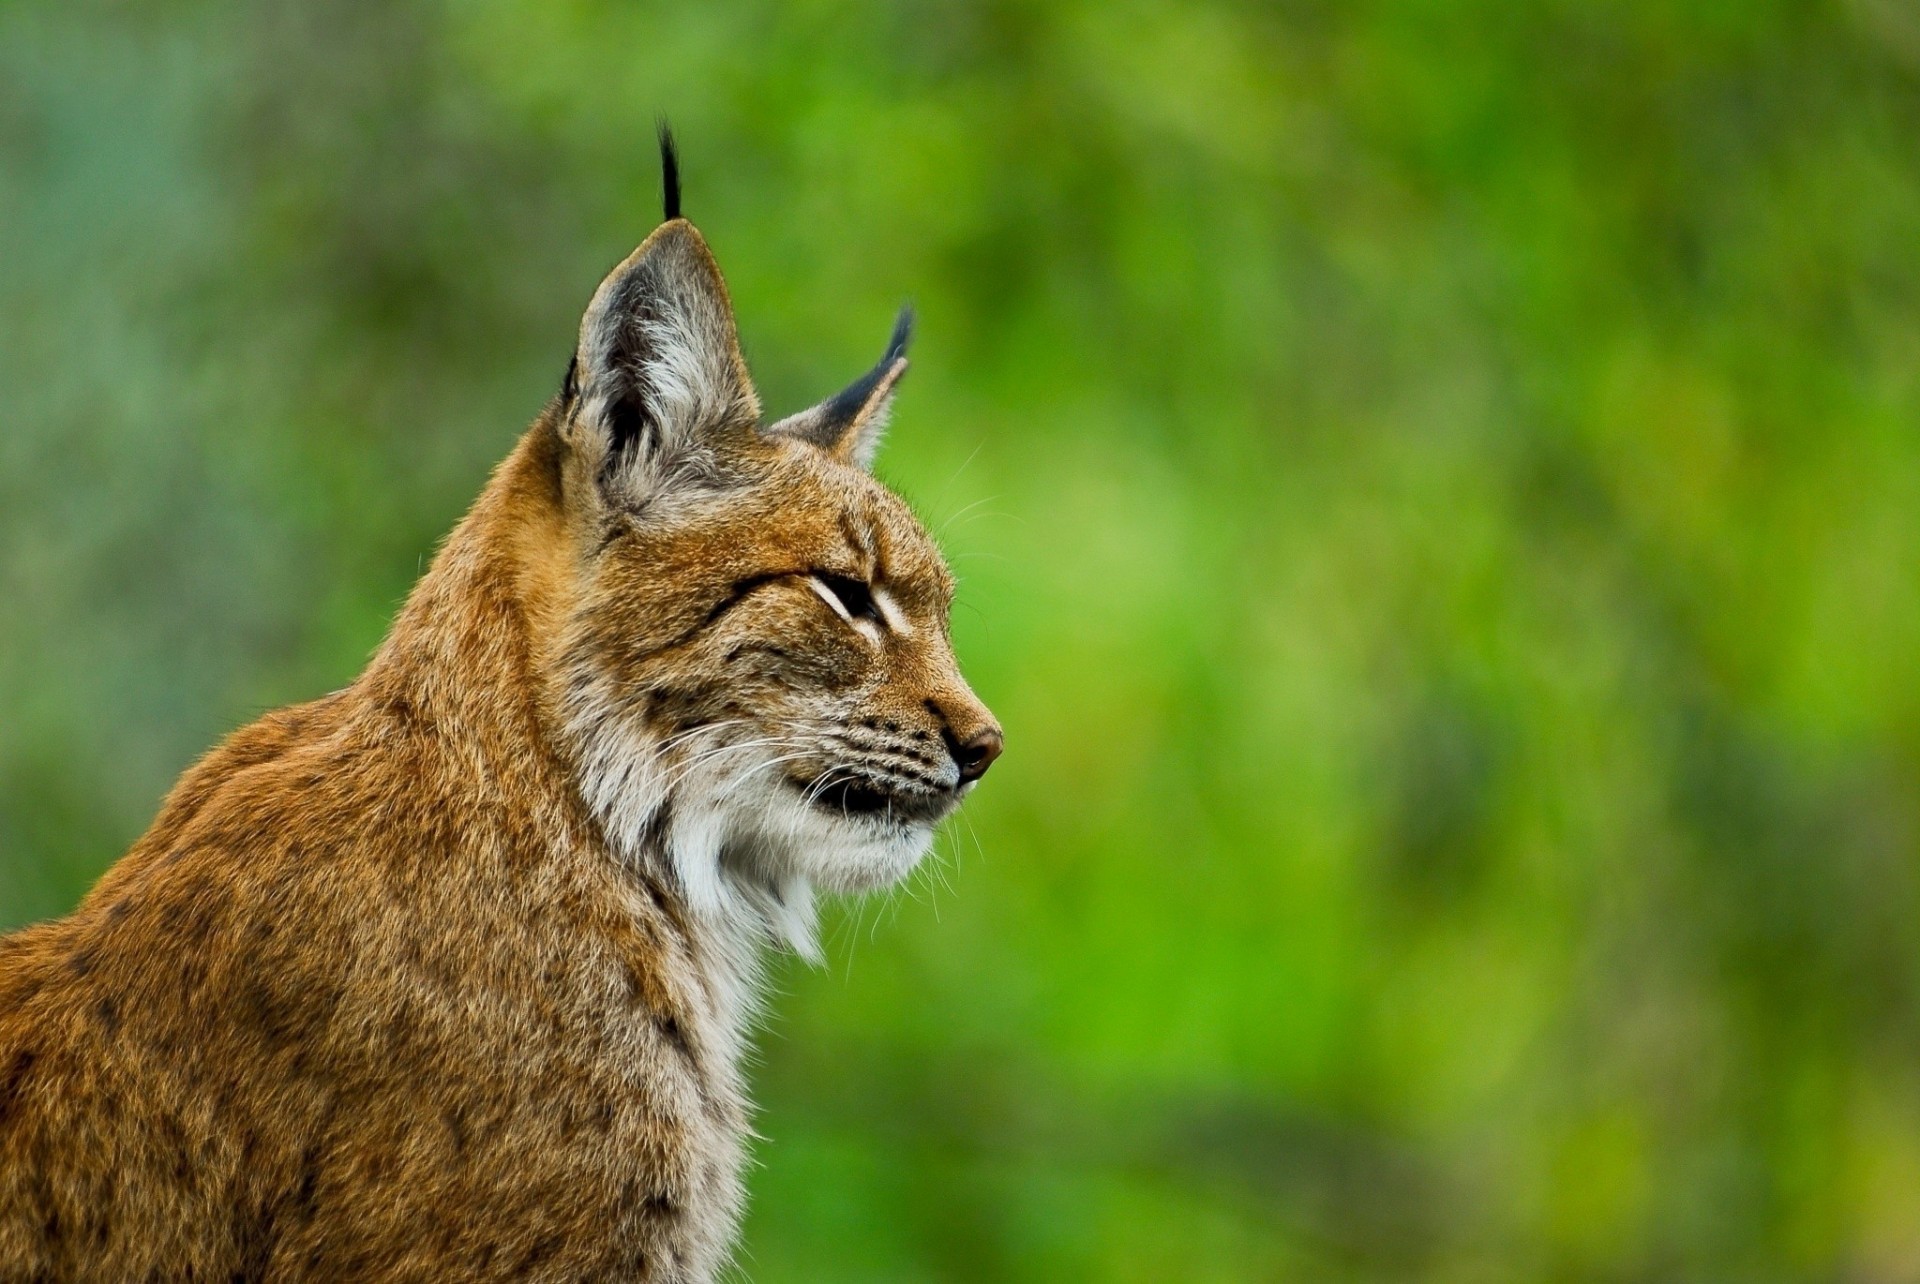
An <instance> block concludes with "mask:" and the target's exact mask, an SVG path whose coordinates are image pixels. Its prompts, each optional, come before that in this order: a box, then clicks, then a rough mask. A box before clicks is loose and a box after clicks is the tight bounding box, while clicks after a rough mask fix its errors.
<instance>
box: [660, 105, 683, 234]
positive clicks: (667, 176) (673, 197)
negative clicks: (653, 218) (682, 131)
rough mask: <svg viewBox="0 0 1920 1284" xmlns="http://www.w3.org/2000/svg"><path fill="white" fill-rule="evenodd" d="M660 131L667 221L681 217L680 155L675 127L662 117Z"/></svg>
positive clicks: (662, 188) (663, 191) (662, 185)
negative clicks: (674, 136)
mask: <svg viewBox="0 0 1920 1284" xmlns="http://www.w3.org/2000/svg"><path fill="white" fill-rule="evenodd" d="M658 125H659V129H660V190H661V195H662V196H663V197H664V200H663V204H664V206H665V209H666V221H667V222H669V223H671V222H672V221H673V220H674V219H677V218H679V217H680V153H679V152H677V151H675V150H674V146H673V127H672V126H670V125H668V124H667V118H666V117H665V116H662V117H661V118H660V120H659V122H658Z"/></svg>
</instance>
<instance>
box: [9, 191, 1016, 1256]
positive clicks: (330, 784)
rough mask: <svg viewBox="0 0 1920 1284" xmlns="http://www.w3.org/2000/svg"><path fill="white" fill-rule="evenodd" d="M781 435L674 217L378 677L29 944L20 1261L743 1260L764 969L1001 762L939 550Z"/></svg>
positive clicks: (342, 695) (382, 656)
mask: <svg viewBox="0 0 1920 1284" xmlns="http://www.w3.org/2000/svg"><path fill="white" fill-rule="evenodd" d="M663 318H665V320H664V321H663V320H662V319H663ZM663 327H664V328H663ZM676 344H680V345H682V346H681V347H675V346H674V345H676ZM675 361H680V363H681V366H680V367H678V369H679V374H678V375H676V374H675V373H674V371H675V369H676V367H674V364H673V363H674V362H675ZM689 362H692V364H691V365H689V364H688V363H689ZM703 363H704V364H703ZM695 366H698V371H697V372H696V374H695V375H694V376H691V382H689V378H688V377H683V376H686V375H687V371H688V370H692V369H694V367H695ZM897 377H898V371H897V370H893V371H891V373H890V375H889V377H888V378H887V379H885V380H883V381H881V382H882V383H883V384H884V387H882V388H880V389H879V390H877V391H876V393H875V395H874V397H873V399H872V400H871V401H870V402H869V403H868V404H866V405H864V406H862V407H860V409H859V414H858V415H857V416H855V420H856V422H850V423H849V424H848V426H847V431H848V433H849V434H854V433H867V432H869V431H872V429H873V425H874V424H875V423H877V422H879V421H882V420H884V418H885V409H886V406H885V404H884V398H885V397H886V396H888V395H890V394H891V391H892V388H893V384H894V382H895V381H896V380H897ZM676 378H679V379H680V382H679V383H678V384H676V383H675V382H674V380H675V379H676ZM622 416H625V419H624V420H623V419H622ZM757 416H758V403H757V400H756V399H755V398H754V396H753V394H752V391H751V387H750V385H748V384H747V383H746V371H745V366H744V363H742V362H740V361H739V357H738V347H737V344H736V343H735V342H734V340H733V332H732V319H731V312H730V310H729V309H728V308H727V305H726V299H725V291H724V288H723V287H722V286H721V285H720V282H719V277H718V273H717V270H715V269H713V267H712V260H711V257H710V256H709V255H708V254H707V251H706V248H705V245H704V243H703V242H701V240H700V238H699V236H698V234H697V233H696V232H694V231H693V229H692V227H691V226H690V225H688V224H686V223H685V222H683V221H674V222H670V223H668V224H666V225H665V226H663V228H662V229H661V230H660V231H659V232H657V233H656V234H655V235H654V237H652V238H650V239H649V241H648V242H647V244H646V245H644V246H642V247H641V249H640V250H638V251H636V252H635V255H634V257H633V258H631V259H629V260H628V261H627V263H625V264H623V265H622V266H621V267H620V268H619V269H617V270H616V271H615V273H614V274H613V276H611V277H609V279H608V282H607V284H606V285H604V286H603V287H602V289H601V292H600V294H599V295H598V296H596V299H595V303H594V306H593V308H591V309H589V312H588V316H587V319H586V322H585V324H584V325H583V331H582V339H581V346H580V350H579V354H578V356H577V359H576V375H575V376H574V377H573V378H570V380H569V389H568V392H567V394H566V395H565V396H564V397H563V398H562V399H560V400H558V401H556V402H555V403H554V405H552V406H550V407H549V408H548V410H547V411H546V412H545V413H544V414H543V415H542V416H541V418H540V419H539V420H538V422H536V423H535V425H534V426H533V427H532V429H531V430H530V431H529V432H528V433H527V435H526V436H525V437H524V438H523V439H522V441H521V442H520V444H519V446H518V448H517V449H516V450H515V451H514V452H513V453H512V455H511V456H510V457H509V458H508V459H507V460H506V461H505V462H504V463H503V464H502V465H501V467H500V468H499V470H498V471H497V472H496V474H495V476H494V477H493V479H492V481H491V482H490V484H489V485H488V486H487V488H486V490H485V491H484V492H483V493H482V495H481V497H480V499H479V501H478V502H477V503H476V504H475V506H474V508H473V510H472V511H471V512H470V513H469V514H468V515H467V517H466V518H465V520H464V521H462V522H461V524H460V525H459V527H458V528H457V529H456V530H455V531H454V532H453V534H452V535H451V536H450V537H449V539H448V540H447V542H446V545H445V547H444V548H443V549H442V550H441V552H440V554H439V555H438V557H437V558H436V559H435V560H434V563H433V566H432V567H431V569H430V570H429V571H428V572H427V574H426V575H425V577H424V578H423V579H422V580H421V582H420V583H419V585H418V586H417V588H416V589H415V591H414V593H413V595H412V597H411V598H410V600H409V601H408V603H407V605H406V607H405V608H404V609H403V611H402V612H401V614H400V616H399V617H398V619H397V620H396V622H395V624H394V627H393V630H392V632H391V634H390V636H389V637H388V638H387V640H386V642H385V644H384V645H383V646H382V647H381V648H380V650H379V652H378V654H377V655H376V656H375V657H374V659H373V660H372V662H371V663H370V664H369V666H368V667H367V669H366V671H365V672H364V673H363V674H362V675H361V676H360V678H359V679H358V680H357V681H355V682H354V683H353V684H352V685H351V686H349V687H347V688H346V689H345V690H342V691H339V692H336V693H335V694H333V695H330V696H327V697H324V698H322V699H320V700H316V701H313V702H311V703H308V704H304V705H300V706H297V707H294V708H291V709H286V710H282V711H280V712H277V713H274V714H270V715H268V716H267V717H266V718H264V719H262V720H261V721H259V722H257V723H255V724H254V725H252V726H250V727H247V728H245V729H244V730H242V731H239V732H237V733H235V734H234V735H233V736H232V737H230V738H229V739H228V740H227V741H226V742H225V743H224V744H222V745H221V746H220V747H219V748H217V749H215V750H214V751H213V752H212V753H210V754H209V755H208V756H207V757H206V758H205V759H203V760H202V761H201V762H200V763H198V764H197V765H196V766H194V767H193V768H192V769H191V770H190V771H188V772H187V774H186V775H185V776H184V777H182V779H181V780H180V782H179V783H178V785H177V786H176V787H175V788H174V790H173V792H172V793H171V795H170V796H169V797H168V798H167V800H166V802H165V804H164V805H163V807H162V808H161V811H160V814H159V816H158V818H157V819H156V820H155V821H154V824H153V827H152V828H151V829H150V830H149V831H148V832H147V833H146V835H145V836H144V837H142V838H141V839H140V840H139V841H138V842H137V843H136V844H135V845H134V847H133V849H132V850H131V851H130V852H129V853H128V854H127V855H126V856H125V858H123V859H122V860H121V861H120V862H119V863H118V864H117V865H115V866H114V867H113V868H112V869H111V870H110V871H109V872H108V873H107V874H106V875H105V876H104V877H103V878H102V879H101V880H100V883H99V885H98V886H97V887H96V888H95V889H94V890H93V892H92V893H91V894H90V895H88V897H87V898H86V899H85V901H84V902H83V903H82V904H81V906H80V907H79V909H78V910H76V911H75V912H74V913H73V914H72V915H70V916H69V917H67V918H64V919H61V920H58V921H56V922H51V923H45V924H41V925H38V926H35V927H31V928H28V929H26V930H24V931H21V932H18V933H16V934H14V935H12V936H8V937H6V938H4V939H0V1278H5V1279H59V1280H66V1279H74V1280H80V1279H86V1280H133V1279H145V1278H150V1277H151V1278H166V1279H189V1278H191V1279H214V1278H218V1279H223V1280H224V1279H239V1278H245V1279H274V1280H293V1279H308V1280H319V1279H415V1278H418V1279H476V1280H477V1279H508V1278H512V1279H552V1280H560V1279H568V1280H572V1279H596V1280H598V1279H623V1280H676V1281H697V1280H707V1279H710V1278H712V1277H713V1276H714V1275H715V1274H716V1273H717V1272H718V1271H719V1270H720V1269H721V1268H722V1267H723V1266H724V1264H725V1262H726V1259H727V1254H728V1251H729V1248H730V1245H731V1241H732V1237H733V1234H734V1228H735V1225H736V1223H737V1219H738V1213H739V1209H740V1204H741V1199H742V1193H741V1178H740V1171H741V1164H742V1147H743V1138H744V1137H745V1136H746V1132H747V1121H748V1104H747V1101H746V1099H745V1096H744V1094H743V1090H742V1085H741V1083H740V1079H739V1075H738V1070H737V1062H738V1058H739V1055H740V1051H741V1039H742V1037H743V1026H744V1023H745V1022H746V1021H747V1019H748V1018H749V1016H750V1013H751V1010H752V1005H753V996H754V957H755V955H756V954H757V951H758V950H759V948H760V946H761V943H762V942H763V941H764V940H766V939H768V938H769V937H772V938H778V939H785V940H787V941H788V942H789V943H792V944H794V945H796V946H798V947H799V948H802V949H807V948H808V939H807V936H806V927H807V907H806V904H805V903H804V902H805V900H806V897H807V896H808V895H809V889H810V887H811V886H812V885H814V884H825V885H828V886H832V887H838V888H845V889H853V888H859V887H865V886H873V885H877V884H879V883H882V882H885V881H887V880H888V879H890V878H895V877H898V876H899V875H900V874H902V873H904V872H905V869H906V868H908V867H910V866H911V863H912V859H913V858H914V857H915V856H917V852H918V850H919V849H922V848H923V847H924V841H923V840H924V836H925V831H926V830H927V829H928V828H929V827H930V826H931V825H932V824H933V823H934V822H935V821H936V820H937V819H938V818H939V816H940V815H941V814H944V813H945V811H946V810H948V809H950V807H951V806H952V805H953V804H954V803H955V802H957V800H958V798H959V797H960V796H961V795H962V794H964V792H965V791H966V789H967V788H968V787H970V783H971V777H977V775H978V774H979V771H982V770H984V768H985V764H986V763H987V762H989V761H991V759H992V757H993V755H994V754H996V753H997V752H998V746H999V732H998V729H997V728H996V727H994V725H993V723H992V720H991V717H990V716H989V715H988V713H987V711H986V710H985V708H983V707H982V706H981V705H980V703H979V701H978V700H976V699H975V698H974V697H973V695H972V693H971V692H970V691H969V690H968V689H967V687H966V685H965V683H964V682H963V681H962V679H961V678H960V676H959V673H958V671H957V669H956V667H955V664H954V659H953V654H952V651H951V647H950V644H949V642H948V637H947V631H946V610H947V599H948V594H949V582H948V578H947V574H946V571H945V569H944V567H943V565H942V563H941V561H940V559H939V556H938V554H937V553H936V551H935V550H934V549H933V546H932V545H931V543H930V542H929V541H928V539H927V537H926V536H925V534H924V533H923V532H922V530H921V529H920V527H919V525H918V524H917V523H916V522H915V521H914V519H913V518H912V516H911V515H910V514H909V513H908V512H907V510H906V508H905V507H904V506H903V505H902V504H901V503H900V502H899V501H898V500H897V499H895V498H894V497H893V496H892V495H891V494H889V493H888V492H886V491H885V490H884V489H883V488H882V487H880V486H879V485H878V484H877V483H876V482H874V481H873V480H872V478H870V477H869V476H868V475H867V474H866V473H865V472H864V471H863V470H861V469H860V468H859V467H857V466H856V464H855V463H854V462H853V461H854V460H855V459H857V458H859V457H861V453H862V452H861V451H856V450H855V449H854V446H853V443H852V441H851V437H848V438H843V439H841V440H839V441H836V442H833V443H831V444H829V445H827V446H823V445H821V444H819V442H818V440H817V439H818V437H819V422H818V416H816V417H815V420H814V421H812V422H811V423H810V431H811V432H812V434H813V435H812V436H811V437H802V436H799V435H795V434H791V433H785V432H781V431H779V430H778V427H777V426H776V428H775V429H771V430H770V429H763V428H759V427H758V426H757ZM622 423H624V424H625V425H626V427H627V428H629V429H632V428H634V426H635V425H636V424H637V425H638V431H637V432H630V433H628V434H627V438H628V439H627V440H625V441H624V444H623V440H622V434H621V432H620V431H619V427H618V426H619V425H620V424H622ZM862 450H864V451H867V452H868V453H870V442H869V443H865V444H864V445H863V446H862ZM820 575H826V576H829V577H834V576H838V577H846V578H849V579H851V580H854V581H857V582H858V583H859V584H862V585H867V586H870V587H871V588H872V590H873V591H874V592H875V595H876V599H877V598H878V597H881V596H884V597H885V598H886V601H887V603H888V604H889V605H888V608H887V610H888V611H890V612H891V614H888V613H887V612H886V611H882V609H881V608H880V607H875V608H874V612H875V616H876V617H879V616H884V618H883V619H880V621H879V623H877V624H876V623H875V621H874V620H873V619H868V618H865V617H862V618H859V619H855V618H852V617H851V616H843V613H842V610H841V608H839V607H836V606H834V604H833V603H834V601H836V600H838V599H831V593H830V591H828V590H823V588H822V584H823V583H826V582H827V581H823V580H822V579H820V578H819V576H820ZM832 582H838V581H832ZM830 599H831V600H830ZM759 741H773V742H775V743H773V744H772V745H770V746H769V745H759V746H758V747H756V742H759ZM776 759H777V760H776ZM956 763H958V764H960V765H967V764H970V766H968V769H967V770H966V771H961V770H959V767H958V766H956V765H955V764H956ZM716 764H717V765H716ZM956 773H958V774H956ZM849 782H853V783H854V784H856V785H858V786H859V787H858V788H854V789H849V788H848V785H849ZM729 790H732V791H734V792H733V793H731V794H730V793H729V792H728V791H729ZM809 792H811V793H812V794H813V795H814V797H813V799H812V800H809V798H808V793H809ZM748 796H751V797H752V798H753V799H755V800H757V801H754V802H752V803H751V804H750V805H749V804H747V803H743V802H740V801H739V800H740V799H741V798H745V797H748ZM835 797H838V798H839V799H840V805H841V806H842V807H843V808H845V809H846V812H847V814H845V815H835V814H834V809H833V807H832V805H831V803H830V801H828V802H823V801H822V799H826V800H831V799H833V798H835ZM896 811H897V812H898V816H896ZM689 817H699V818H700V819H699V820H698V823H695V821H694V820H690V819H689ZM899 817H905V819H904V820H903V819H899ZM821 835H826V836H827V840H826V841H821ZM916 845H917V846H916ZM845 853H854V855H853V856H847V855H845ZM861 853H864V854H861Z"/></svg>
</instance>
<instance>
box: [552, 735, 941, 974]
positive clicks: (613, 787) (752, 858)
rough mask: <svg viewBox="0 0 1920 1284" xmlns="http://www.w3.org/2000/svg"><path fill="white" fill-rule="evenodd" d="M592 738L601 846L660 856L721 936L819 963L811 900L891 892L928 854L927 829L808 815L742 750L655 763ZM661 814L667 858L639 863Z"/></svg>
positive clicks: (589, 780) (824, 813)
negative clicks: (764, 939) (819, 892)
mask: <svg viewBox="0 0 1920 1284" xmlns="http://www.w3.org/2000/svg"><path fill="white" fill-rule="evenodd" d="M599 730H600V731H601V733H602V734H601V735H599V736H591V735H590V736H588V737H586V738H585V741H586V743H585V745H584V746H583V747H584V748H586V749H587V753H586V754H585V755H584V758H585V761H584V762H583V764H582V766H583V767H584V769H585V770H584V772H583V774H584V777H585V780H584V784H585V786H586V790H585V792H586V794H587V797H588V800H589V802H590V803H591V805H592V806H593V807H594V809H595V811H596V812H598V813H599V816H600V820H601V823H602V825H603V826H604V828H605V831H606V833H607V835H608V836H609V837H610V838H611V839H612V840H613V841H614V843H615V844H616V845H617V846H618V847H620V848H621V849H622V850H623V852H624V854H626V855H627V856H628V857H629V858H630V859H637V860H642V861H645V860H649V859H658V858H659V857H660V856H664V857H665V858H666V861H667V863H668V864H669V865H670V867H671V869H672V872H673V874H674V876H675V879H676V881H677V882H678V883H679V884H680V887H681V889H682V890H683V891H684V892H685V894H686V896H687V900H688V902H689V905H690V908H692V909H693V910H694V911H695V913H697V914H699V915H700V916H701V917H703V918H706V919H708V920H709V921H712V922H714V923H715V924H716V925H717V926H719V927H721V928H722V929H724V930H726V931H727V932H728V934H729V935H737V934H739V933H742V932H745V933H748V934H758V933H761V932H764V933H765V934H766V935H768V936H771V937H772V938H773V939H774V940H775V941H777V942H779V943H780V944H783V945H785V946H787V947H788V948H790V949H792V950H793V951H794V952H795V953H797V954H799V955H801V956H802V957H804V958H806V959H808V960H811V961H818V960H819V959H820V957H821V955H820V948H819V945H818V943H817V941H816V937H815V930H814V929H815V919H814V908H813V889H814V888H816V887H818V888H822V889H824V890H826V891H830V892H837V893H856V892H868V891H874V890H877V889H880V888H883V887H889V886H891V885H893V884H894V883H897V882H899V881H900V880H901V879H903V878H905V877H906V876H907V875H908V874H910V873H912V872H913V870H914V867H915V866H917V865H918V864H919V863H920V860H921V858H922V857H924V856H925V855H926V854H927V851H928V850H929V849H930V848H931V847H932V845H933V828H932V827H931V826H929V825H923V824H916V825H903V824H901V823H900V822H898V821H894V820H891V819H888V818H885V817H880V816H868V815H853V816H847V815H841V814H837V813H835V812H832V811H830V810H828V809H825V808H821V807H817V806H814V805H813V804H811V803H809V802H808V801H807V800H806V799H805V798H803V797H802V796H801V794H800V792H799V791H797V790H796V789H794V788H793V786H792V785H790V784H788V783H787V782H786V781H785V780H784V779H783V778H782V775H781V773H780V771H779V770H778V764H777V763H775V762H774V761H771V760H770V759H769V758H768V757H767V756H766V755H764V754H762V753H759V752H756V751H754V750H751V749H746V748H745V747H744V746H743V747H742V749H741V751H739V752H728V751H725V750H722V751H720V752H718V753H700V752H695V753H692V754H690V755H689V757H690V759H691V761H690V762H689V763H686V764H684V765H683V764H676V763H673V762H668V763H662V762H660V760H659V759H658V758H657V757H656V755H655V752H654V749H653V746H651V745H649V744H646V743H644V741H642V742H641V743H635V742H634V740H628V739H627V737H624V736H622V737H617V740H624V741H626V743H624V744H619V743H608V739H609V738H608V737H606V736H605V731H606V730H607V728H606V727H605V726H604V724H603V725H602V727H601V728H599ZM635 739H639V738H638V737H636V738H635ZM663 807H664V808H666V809H667V812H666V814H667V816H668V817H669V820H668V823H667V825H666V826H665V829H664V832H661V833H660V837H661V838H663V839H664V843H663V844H661V845H662V846H664V848H665V850H664V852H648V851H646V850H644V849H645V847H646V841H645V835H646V834H647V832H648V831H649V828H650V826H651V825H652V823H653V821H654V818H655V817H656V816H658V815H659V814H660V811H661V809H662V808H663ZM656 832H658V831H656Z"/></svg>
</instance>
